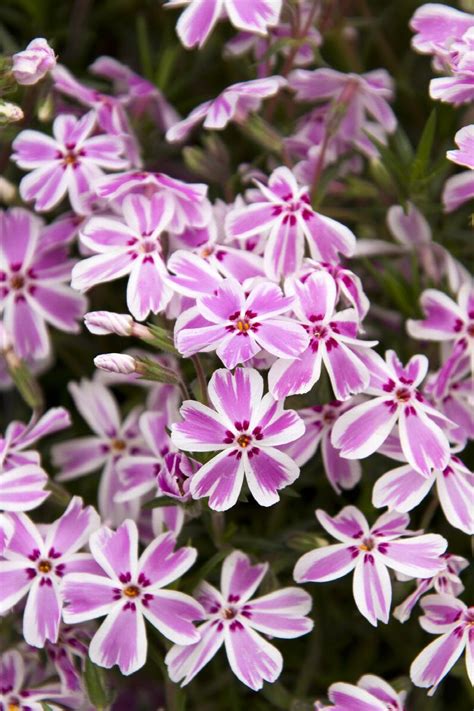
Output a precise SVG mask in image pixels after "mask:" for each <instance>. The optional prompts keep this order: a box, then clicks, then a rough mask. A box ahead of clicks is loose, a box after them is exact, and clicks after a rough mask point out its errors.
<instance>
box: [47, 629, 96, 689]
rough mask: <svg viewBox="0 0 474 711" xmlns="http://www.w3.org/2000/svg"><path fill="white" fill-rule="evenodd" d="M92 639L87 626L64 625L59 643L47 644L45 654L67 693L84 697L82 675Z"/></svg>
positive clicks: (60, 631) (60, 632) (60, 630)
mask: <svg viewBox="0 0 474 711" xmlns="http://www.w3.org/2000/svg"><path fill="white" fill-rule="evenodd" d="M90 638H91V634H90V630H88V629H87V628H85V625H82V627H79V626H77V627H73V626H67V625H64V624H62V625H61V626H60V628H59V635H58V639H57V641H56V642H55V643H54V644H53V643H52V642H46V644H45V647H44V649H45V652H46V654H47V655H48V657H49V659H50V660H51V664H52V665H53V666H54V668H55V670H56V673H57V674H58V676H59V678H60V680H61V688H62V689H64V691H66V692H67V693H70V694H77V695H81V696H82V695H83V682H82V673H83V671H84V660H85V659H86V657H87V648H88V645H89V641H90ZM77 660H79V668H78V665H77V663H76V661H77Z"/></svg>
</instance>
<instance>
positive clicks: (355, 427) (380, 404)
mask: <svg viewBox="0 0 474 711" xmlns="http://www.w3.org/2000/svg"><path fill="white" fill-rule="evenodd" d="M397 418H398V410H397V409H395V410H394V409H393V408H392V401H391V400H387V398H386V397H385V396H382V397H376V398H374V399H373V400H369V402H364V403H362V404H361V405H356V407H353V408H352V409H351V410H348V411H347V412H344V413H343V414H342V415H341V416H340V417H339V418H338V419H337V420H336V422H335V424H334V427H333V430H332V435H331V442H332V444H333V445H334V446H335V447H337V449H340V450H341V456H342V457H347V459H364V458H365V457H368V456H369V455H370V454H373V452H375V451H376V450H377V449H378V448H379V447H380V445H381V444H382V443H383V442H384V441H385V440H386V439H387V437H388V435H389V434H390V432H391V431H392V429H393V426H394V424H395V422H396V421H397Z"/></svg>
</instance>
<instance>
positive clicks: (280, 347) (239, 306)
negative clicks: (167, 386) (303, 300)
mask: <svg viewBox="0 0 474 711" xmlns="http://www.w3.org/2000/svg"><path fill="white" fill-rule="evenodd" d="M293 301H294V299H293V297H285V296H284V295H283V293H282V291H281V289H280V288H279V287H278V286H276V284H272V283H269V282H262V283H260V284H257V285H256V286H255V287H253V289H251V290H250V291H249V292H246V291H245V290H244V288H243V287H242V286H241V285H240V284H239V282H238V281H236V280H235V279H231V278H230V279H225V280H224V281H223V282H222V283H221V284H220V286H219V287H218V288H217V289H216V290H215V293H214V294H210V295H209V296H202V297H200V298H198V299H197V301H196V306H194V307H193V308H191V309H188V310H187V311H185V312H184V313H182V314H181V316H180V317H179V318H178V320H177V321H176V327H175V342H176V346H177V348H178V350H179V352H180V353H181V354H182V355H184V356H185V357H189V356H190V355H193V354H194V353H198V352H200V351H201V352H202V351H204V352H209V351H213V350H215V351H216V353H217V355H218V356H219V358H220V359H221V361H222V362H223V363H224V365H225V367H226V368H235V366H236V365H238V364H239V363H245V362H246V361H248V360H250V358H252V357H253V356H255V355H257V354H258V353H260V352H261V350H262V349H263V350H266V351H267V352H268V353H271V354H272V355H274V356H277V357H279V358H294V357H296V356H298V355H299V354H300V353H301V352H302V351H303V350H304V349H305V348H306V347H307V345H308V342H309V338H308V335H307V333H306V331H305V329H304V328H303V326H302V325H300V324H298V323H294V321H292V320H291V319H290V318H288V317H286V316H285V315H286V314H288V312H289V311H290V307H291V305H292V303H293Z"/></svg>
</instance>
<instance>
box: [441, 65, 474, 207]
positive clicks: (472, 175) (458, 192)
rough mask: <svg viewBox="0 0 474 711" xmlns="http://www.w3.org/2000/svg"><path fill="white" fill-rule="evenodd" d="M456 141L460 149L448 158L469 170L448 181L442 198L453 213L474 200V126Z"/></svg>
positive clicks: (456, 138) (460, 132) (465, 130)
mask: <svg viewBox="0 0 474 711" xmlns="http://www.w3.org/2000/svg"><path fill="white" fill-rule="evenodd" d="M473 71H474V70H473ZM454 140H455V142H456V144H457V146H458V148H457V149H456V150H451V151H448V152H447V153H446V157H447V158H448V159H449V160H451V161H453V163H457V164H458V165H462V166H466V167H467V168H469V170H466V171H463V172H462V173H456V175H453V176H451V177H450V178H448V179H447V181H446V183H445V185H444V190H443V196H442V199H443V205H444V208H445V211H446V212H452V211H453V210H456V209H457V208H458V207H459V206H460V205H463V204H464V203H465V202H467V201H468V200H471V199H472V198H474V126H473V125H472V124H471V125H470V126H465V127H464V128H461V129H460V130H459V131H458V132H457V133H456V135H455V137H454Z"/></svg>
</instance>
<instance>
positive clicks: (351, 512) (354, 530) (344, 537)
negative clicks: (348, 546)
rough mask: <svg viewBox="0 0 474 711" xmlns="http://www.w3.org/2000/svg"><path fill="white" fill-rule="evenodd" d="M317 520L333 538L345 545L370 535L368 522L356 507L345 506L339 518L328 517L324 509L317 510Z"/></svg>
mask: <svg viewBox="0 0 474 711" xmlns="http://www.w3.org/2000/svg"><path fill="white" fill-rule="evenodd" d="M316 518H317V519H318V521H319V523H320V524H321V526H322V527H323V528H324V529H325V530H326V531H327V532H328V533H329V534H330V535H331V536H333V537H334V538H336V539H337V540H338V541H342V542H343V543H353V542H354V539H356V540H359V539H360V540H362V538H363V537H364V536H367V535H368V534H369V526H368V524H367V520H366V518H365V516H364V515H363V514H362V513H361V512H360V511H359V509H357V508H356V507H355V506H344V508H343V509H341V511H339V513H338V514H337V516H328V514H327V513H326V512H325V511H323V510H322V509H316Z"/></svg>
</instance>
